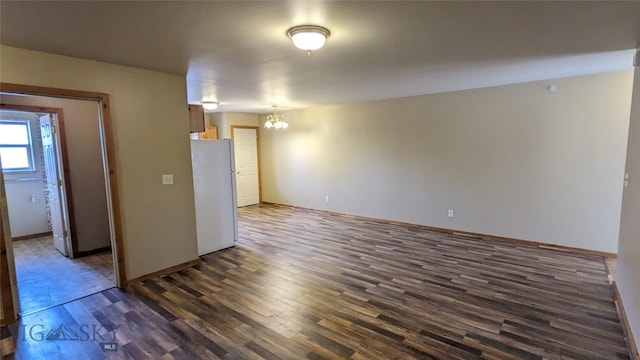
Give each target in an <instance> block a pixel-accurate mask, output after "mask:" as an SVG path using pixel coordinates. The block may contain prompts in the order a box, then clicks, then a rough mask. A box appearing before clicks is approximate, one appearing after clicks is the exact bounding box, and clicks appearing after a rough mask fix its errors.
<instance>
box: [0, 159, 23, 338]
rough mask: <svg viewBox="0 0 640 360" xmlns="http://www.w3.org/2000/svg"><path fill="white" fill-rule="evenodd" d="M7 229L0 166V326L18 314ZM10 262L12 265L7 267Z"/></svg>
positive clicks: (2, 174)
mask: <svg viewBox="0 0 640 360" xmlns="http://www.w3.org/2000/svg"><path fill="white" fill-rule="evenodd" d="M11 244H12V243H11V229H10V228H9V209H8V208H7V195H6V193H5V188H4V172H3V171H2V166H0V298H2V316H0V326H1V325H6V324H11V323H14V322H15V321H16V320H17V317H16V314H17V313H18V310H19V309H18V307H17V306H16V305H17V304H18V289H17V286H16V272H15V263H14V262H13V261H12V260H13V246H9V245H11ZM10 261H11V263H12V265H11V266H9V262H10Z"/></svg>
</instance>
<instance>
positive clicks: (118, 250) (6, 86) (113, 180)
mask: <svg viewBox="0 0 640 360" xmlns="http://www.w3.org/2000/svg"><path fill="white" fill-rule="evenodd" d="M0 91H1V92H5V93H10V94H22V95H34V96H46V97H53V98H71V99H78V100H93V101H97V102H98V103H99V106H100V110H101V111H100V112H99V114H98V122H99V125H100V130H101V141H102V143H103V147H102V158H103V162H104V165H105V169H104V171H105V181H106V182H107V191H108V193H109V194H108V196H107V204H108V205H107V206H108V213H109V217H110V227H111V249H112V252H113V258H114V262H115V266H114V269H115V273H116V274H115V275H116V286H117V287H119V288H121V289H124V288H126V286H127V271H126V266H125V258H126V257H125V250H124V239H123V235H122V219H121V217H122V213H121V211H120V196H119V191H118V172H117V162H116V153H115V145H114V134H113V123H112V120H111V101H110V98H109V94H106V93H100V92H91V91H81V90H69V89H59V88H51V87H43V86H33V85H22V84H13V83H5V82H0ZM0 186H4V181H3V183H2V184H0ZM5 241H6V239H5ZM0 266H2V264H0ZM2 302H3V303H4V302H5V298H4V296H3V297H2ZM3 306H4V304H3Z"/></svg>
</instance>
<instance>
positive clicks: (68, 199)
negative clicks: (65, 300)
mask: <svg viewBox="0 0 640 360" xmlns="http://www.w3.org/2000/svg"><path fill="white" fill-rule="evenodd" d="M0 109H2V110H16V111H26V112H32V113H47V114H55V116H56V126H57V129H56V130H57V133H58V139H56V140H58V141H59V142H60V160H61V162H62V164H58V166H60V168H61V169H62V174H63V178H64V195H65V199H64V201H65V207H66V211H67V215H68V219H67V220H68V221H69V224H68V226H69V240H65V241H69V245H71V246H70V247H69V257H70V258H74V257H76V256H77V255H78V238H77V237H76V219H75V212H74V208H73V194H72V191H71V190H72V189H71V173H70V170H69V156H68V155H67V137H66V135H65V130H64V112H63V109H62V108H57V107H47V106H33V105H14V104H1V103H0Z"/></svg>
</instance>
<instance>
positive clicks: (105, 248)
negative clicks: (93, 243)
mask: <svg viewBox="0 0 640 360" xmlns="http://www.w3.org/2000/svg"><path fill="white" fill-rule="evenodd" d="M109 250H111V245H109V246H105V247H101V248H98V249H93V250H87V251H80V252H78V253H77V254H76V256H75V257H77V258H79V257H83V256H89V255H93V254H97V253H101V252H105V251H109Z"/></svg>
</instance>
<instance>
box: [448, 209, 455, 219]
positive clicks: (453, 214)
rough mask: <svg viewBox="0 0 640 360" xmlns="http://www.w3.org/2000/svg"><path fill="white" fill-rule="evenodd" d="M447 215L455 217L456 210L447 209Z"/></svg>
mask: <svg viewBox="0 0 640 360" xmlns="http://www.w3.org/2000/svg"><path fill="white" fill-rule="evenodd" d="M447 216H448V217H450V218H452V217H454V216H455V212H454V211H453V210H448V211H447Z"/></svg>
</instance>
